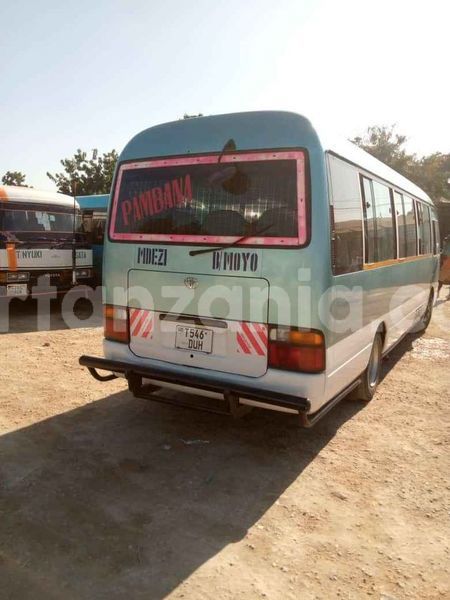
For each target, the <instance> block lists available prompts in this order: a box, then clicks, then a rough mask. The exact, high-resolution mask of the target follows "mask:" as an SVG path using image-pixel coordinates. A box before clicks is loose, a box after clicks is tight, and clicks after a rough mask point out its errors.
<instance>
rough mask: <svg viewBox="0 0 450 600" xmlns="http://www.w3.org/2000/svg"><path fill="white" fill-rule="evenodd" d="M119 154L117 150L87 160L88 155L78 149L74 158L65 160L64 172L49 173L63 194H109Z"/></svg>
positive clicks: (62, 162)
mask: <svg viewBox="0 0 450 600" xmlns="http://www.w3.org/2000/svg"><path fill="white" fill-rule="evenodd" d="M117 159H118V154H117V152H116V151H115V150H111V151H110V152H105V153H104V154H103V155H102V156H99V157H98V158H95V159H90V160H88V159H87V153H86V152H83V151H82V150H80V149H78V150H77V151H76V153H75V154H74V156H73V157H72V158H64V159H63V160H61V161H60V162H61V164H62V166H63V167H64V172H62V173H55V174H54V175H52V174H51V173H48V172H47V177H49V178H50V179H51V180H52V181H53V182H54V183H56V187H57V188H58V191H59V192H61V193H63V194H71V195H77V196H87V195H90V194H108V193H109V191H110V189H111V184H112V179H113V175H114V169H115V166H116V163H117Z"/></svg>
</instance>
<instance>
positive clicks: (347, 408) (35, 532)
mask: <svg viewBox="0 0 450 600" xmlns="http://www.w3.org/2000/svg"><path fill="white" fill-rule="evenodd" d="M413 339H414V338H412V336H407V337H406V338H405V339H404V340H403V341H402V342H401V343H400V344H399V345H398V346H397V347H396V348H395V350H393V351H392V353H391V354H390V356H389V358H388V359H387V360H386V361H385V362H384V365H383V375H384V376H385V375H386V374H387V373H388V372H389V370H390V369H391V368H393V367H394V366H395V364H396V362H397V361H398V360H399V359H400V358H401V356H402V355H403V354H404V353H405V352H407V351H408V350H409V349H410V345H411V343H412V341H413ZM375 401H376V399H375ZM363 407H364V404H363V403H360V402H354V401H343V402H341V403H340V404H339V405H338V406H337V407H335V408H334V409H333V410H332V411H331V412H330V413H328V414H327V415H326V416H325V417H324V418H323V419H322V420H321V421H320V422H319V423H318V424H317V425H316V426H315V427H314V428H313V429H311V430H304V429H299V428H298V426H297V424H296V421H295V420H294V419H293V417H291V416H288V415H283V414H280V413H272V412H269V411H258V410H256V411H254V412H253V413H252V414H250V415H249V416H247V417H246V418H244V419H242V420H239V421H233V420H232V419H230V418H228V417H224V416H220V415H213V414H209V413H200V412H196V411H189V410H185V409H174V408H172V407H167V406H163V405H160V404H156V403H151V402H147V401H145V400H136V399H133V398H132V397H131V395H130V394H129V393H128V392H127V391H123V392H120V393H116V394H113V395H110V396H108V397H105V398H103V399H101V400H99V401H96V402H93V403H91V404H89V405H86V406H83V407H81V408H77V409H75V410H72V411H69V412H66V413H62V414H60V415H57V416H54V417H52V418H49V419H47V420H45V421H41V422H39V423H36V424H34V425H31V426H29V427H26V428H23V429H20V430H17V431H14V432H11V433H7V434H5V435H3V436H2V437H0V456H2V461H1V463H0V514H2V518H1V519H0V579H1V581H2V590H3V593H4V594H5V596H6V597H11V598H15V597H17V598H21V600H27V599H30V600H31V599H33V600H40V599H41V598H42V599H44V598H45V599H46V600H47V599H48V598H55V599H56V598H62V597H64V598H76V599H77V600H78V599H82V600H84V599H86V600H91V599H92V598H96V599H105V600H106V599H108V600H110V599H112V600H114V599H123V598H124V597H131V598H133V600H135V599H141V598H142V599H144V598H145V599H147V598H152V599H157V600H159V599H162V598H164V597H165V596H166V595H167V594H169V593H170V592H171V591H173V590H174V589H175V588H177V587H178V586H179V585H180V584H181V583H182V582H183V581H184V580H186V578H188V577H189V576H190V575H191V574H192V573H193V572H194V571H196V570H197V569H198V568H199V567H201V565H203V564H205V563H206V562H207V561H208V560H209V559H211V558H212V557H214V556H215V555H216V554H217V553H219V552H220V551H221V550H223V549H224V548H225V547H227V546H228V545H229V544H233V543H235V542H237V541H239V540H242V539H243V538H244V537H245V535H246V534H247V532H248V530H249V529H250V528H251V527H252V526H253V525H254V524H255V523H256V522H257V521H258V520H259V519H260V518H261V517H262V516H263V515H264V514H265V512H266V511H267V510H268V509H269V508H270V507H271V506H272V505H273V504H274V503H275V502H276V500H277V499H278V498H279V497H280V496H281V495H282V494H283V492H284V491H285V490H286V489H287V488H288V487H289V486H290V485H291V484H292V483H293V482H294V481H295V480H296V479H297V478H298V477H299V476H300V475H301V473H302V472H303V471H304V470H305V468H307V466H308V465H309V464H310V463H311V462H312V461H313V460H314V459H315V457H316V456H317V455H318V453H319V452H320V451H321V450H322V449H323V448H324V447H325V446H326V445H327V444H328V443H329V442H330V440H331V439H332V438H333V437H334V436H335V434H336V432H337V431H338V430H339V428H340V427H341V426H342V425H343V424H344V423H346V422H347V421H348V420H349V419H352V418H353V417H354V416H355V415H356V414H357V413H358V411H359V410H361V409H362V408H363ZM235 568H236V569H237V576H238V569H239V567H238V565H237V564H236V565H235Z"/></svg>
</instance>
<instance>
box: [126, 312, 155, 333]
mask: <svg viewBox="0 0 450 600" xmlns="http://www.w3.org/2000/svg"><path fill="white" fill-rule="evenodd" d="M154 317H155V315H154V313H153V311H152V310H143V309H139V308H131V309H130V334H131V337H141V338H147V337H149V336H150V337H151V333H152V331H153V324H154Z"/></svg>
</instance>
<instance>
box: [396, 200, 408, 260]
mask: <svg viewBox="0 0 450 600" xmlns="http://www.w3.org/2000/svg"><path fill="white" fill-rule="evenodd" d="M394 207H395V214H396V217H397V231H398V258H405V257H406V256H408V254H407V245H406V240H407V238H406V236H407V227H406V214H405V206H404V204H403V196H402V194H400V193H399V192H395V191H394Z"/></svg>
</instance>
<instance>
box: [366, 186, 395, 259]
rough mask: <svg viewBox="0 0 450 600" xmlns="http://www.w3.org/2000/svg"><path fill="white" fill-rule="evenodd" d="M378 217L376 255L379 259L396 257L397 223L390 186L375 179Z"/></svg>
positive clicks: (376, 212)
mask: <svg viewBox="0 0 450 600" xmlns="http://www.w3.org/2000/svg"><path fill="white" fill-rule="evenodd" d="M372 184H373V195H374V200H375V217H376V255H377V260H378V261H384V260H391V259H393V258H396V252H395V224H394V218H393V217H394V215H393V211H392V206H391V193H390V190H389V188H388V187H387V186H386V185H384V184H382V183H379V182H378V181H373V182H372Z"/></svg>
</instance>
